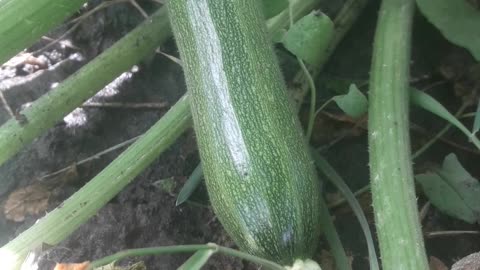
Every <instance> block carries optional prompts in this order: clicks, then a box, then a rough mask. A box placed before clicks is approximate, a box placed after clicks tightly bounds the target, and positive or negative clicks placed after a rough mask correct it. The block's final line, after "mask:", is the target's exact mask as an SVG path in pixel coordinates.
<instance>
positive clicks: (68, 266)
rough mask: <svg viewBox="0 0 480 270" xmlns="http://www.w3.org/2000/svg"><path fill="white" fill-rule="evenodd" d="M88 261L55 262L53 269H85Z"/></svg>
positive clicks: (88, 263) (88, 264)
mask: <svg viewBox="0 0 480 270" xmlns="http://www.w3.org/2000/svg"><path fill="white" fill-rule="evenodd" d="M89 266H90V262H83V263H57V265H56V266H55V268H54V269H53V270H86V269H87V268H88V267H89Z"/></svg>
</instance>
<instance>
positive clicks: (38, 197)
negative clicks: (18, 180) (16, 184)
mask: <svg viewBox="0 0 480 270" xmlns="http://www.w3.org/2000/svg"><path fill="white" fill-rule="evenodd" d="M49 198H50V191H49V190H48V189H47V188H46V187H45V186H44V185H42V184H33V185H30V186H26V187H24V188H20V189H17V190H15V191H14V192H12V193H11V194H10V196H8V199H7V201H6V202H5V205H4V207H3V213H4V214H5V217H6V218H7V219H9V220H13V221H15V222H22V221H24V220H25V217H26V216H27V215H38V214H40V213H42V212H44V211H45V210H47V207H48V200H49Z"/></svg>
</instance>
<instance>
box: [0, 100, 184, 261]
mask: <svg viewBox="0 0 480 270" xmlns="http://www.w3.org/2000/svg"><path fill="white" fill-rule="evenodd" d="M190 125H191V115H190V108H189V102H188V97H187V96H184V97H182V98H181V99H180V100H179V101H178V102H177V103H176V104H175V105H174V106H173V107H172V108H171V109H170V110H169V111H168V112H167V113H166V114H165V115H164V116H163V117H162V118H161V119H160V120H159V121H158V122H157V123H156V124H155V125H154V126H153V127H151V128H150V129H149V130H148V131H147V132H146V133H145V134H144V135H143V136H142V137H141V138H140V139H138V141H137V142H135V143H134V144H133V145H132V146H130V147H129V148H128V149H127V150H126V151H125V152H123V153H122V154H121V155H120V156H119V157H118V158H116V159H115V160H114V161H113V162H112V163H110V165H108V166H107V167H106V168H105V169H104V170H103V171H102V172H100V173H99V174H98V175H97V176H96V177H95V178H93V179H92V180H91V181H90V182H88V183H87V184H86V185H85V186H84V187H82V188H81V189H80V190H79V191H77V192H76V193H75V194H73V195H72V196H71V197H70V198H68V199H67V200H66V201H64V202H63V204H62V206H59V207H57V208H56V209H55V210H53V211H52V212H50V213H48V214H47V215H46V216H45V217H44V218H42V219H41V220H40V221H38V222H37V223H36V224H35V225H33V226H32V227H31V228H30V229H28V230H26V231H25V232H23V233H22V234H20V235H19V236H17V237H16V238H15V239H14V240H12V241H11V242H9V243H8V244H6V245H5V246H3V247H2V248H1V249H0V260H1V262H2V269H5V270H13V269H18V268H19V265H20V264H21V263H22V260H23V259H24V258H25V256H26V255H27V253H28V252H29V251H30V250H31V249H33V248H34V247H36V246H38V245H40V244H42V243H45V244H49V245H56V244H58V243H59V242H60V241H62V240H63V239H65V238H66V237H67V236H68V235H70V234H71V233H72V232H74V231H75V230H76V229H77V228H78V227H80V225H82V224H83V223H85V222H86V221H87V220H88V219H89V218H90V217H92V216H93V215H95V213H97V211H98V210H99V209H100V208H101V207H102V206H104V205H105V204H106V203H107V202H108V201H110V200H111V199H112V198H113V197H115V195H117V194H118V193H119V192H120V191H121V190H122V189H123V188H124V187H125V186H126V185H127V184H129V183H130V182H131V181H132V180H133V179H134V178H135V177H136V176H137V175H138V174H139V173H141V172H142V171H143V169H145V168H146V167H147V166H148V165H149V164H150V163H151V162H152V161H153V160H155V159H156V158H157V157H158V156H159V155H160V154H161V153H162V152H163V151H164V150H165V149H167V147H169V146H170V145H171V144H172V143H173V142H174V141H175V140H176V139H177V138H178V137H179V136H180V134H182V133H183V132H184V131H185V130H186V129H187V128H188V127H190Z"/></svg>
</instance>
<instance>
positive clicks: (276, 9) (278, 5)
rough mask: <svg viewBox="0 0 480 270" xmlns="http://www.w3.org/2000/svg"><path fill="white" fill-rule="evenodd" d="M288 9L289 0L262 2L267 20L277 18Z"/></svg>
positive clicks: (265, 0)
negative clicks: (276, 16)
mask: <svg viewBox="0 0 480 270" xmlns="http://www.w3.org/2000/svg"><path fill="white" fill-rule="evenodd" d="M287 7H288V0H262V8H263V14H264V15H265V19H270V18H272V17H275V15H277V14H279V13H280V12H282V11H283V10H284V9H286V8H287Z"/></svg>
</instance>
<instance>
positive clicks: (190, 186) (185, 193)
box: [175, 163, 203, 206]
mask: <svg viewBox="0 0 480 270" xmlns="http://www.w3.org/2000/svg"><path fill="white" fill-rule="evenodd" d="M202 176H203V170H202V164H201V163H199V164H198V165H197V167H196V168H195V170H193V172H192V174H191V175H190V177H189V178H188V179H187V181H186V182H185V185H183V187H182V189H181V190H180V192H179V193H178V197H177V202H176V203H175V205H176V206H178V205H180V204H182V203H184V202H186V201H187V200H188V198H190V196H191V195H192V193H193V192H194V191H195V189H196V188H197V187H198V185H199V184H200V182H202Z"/></svg>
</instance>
